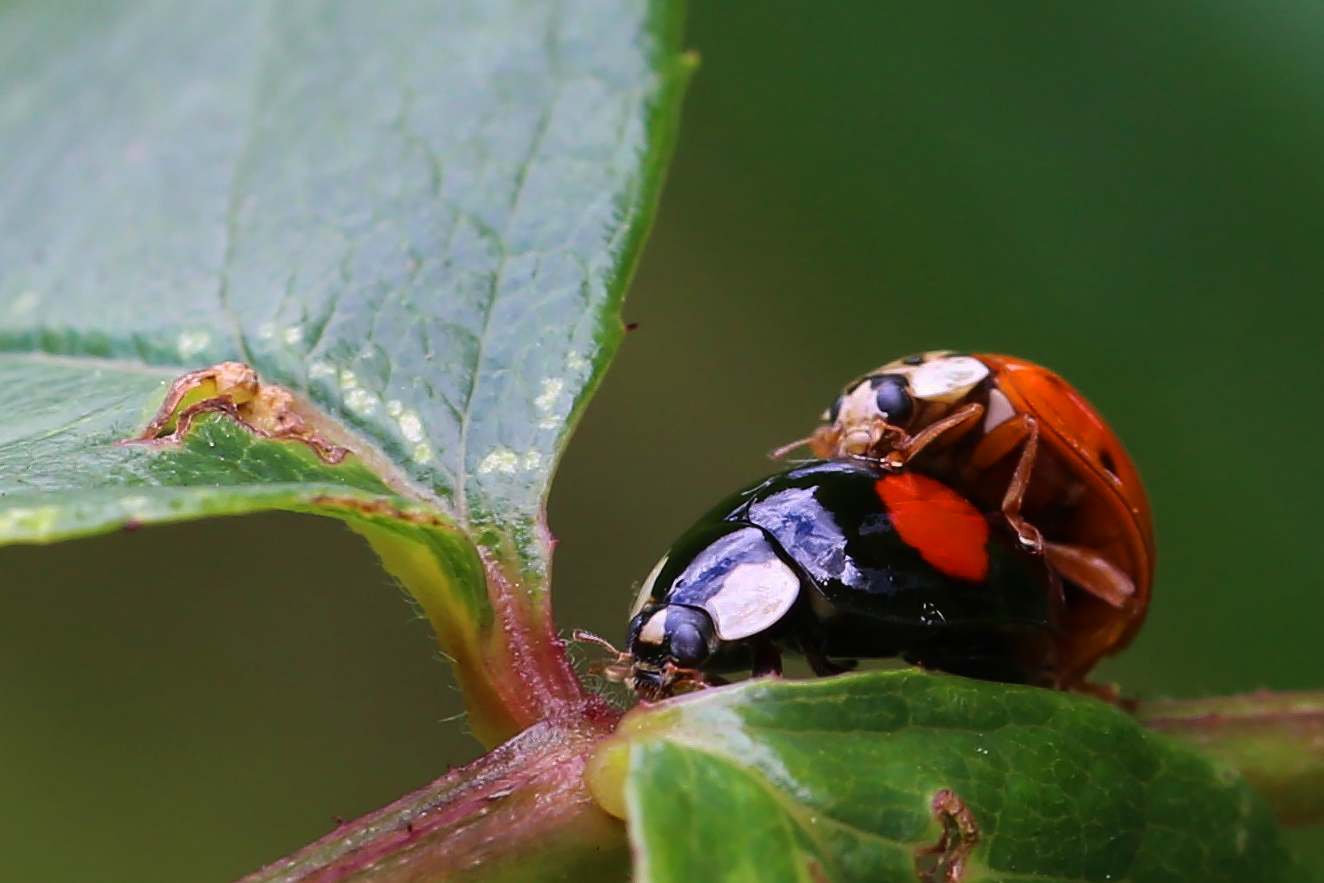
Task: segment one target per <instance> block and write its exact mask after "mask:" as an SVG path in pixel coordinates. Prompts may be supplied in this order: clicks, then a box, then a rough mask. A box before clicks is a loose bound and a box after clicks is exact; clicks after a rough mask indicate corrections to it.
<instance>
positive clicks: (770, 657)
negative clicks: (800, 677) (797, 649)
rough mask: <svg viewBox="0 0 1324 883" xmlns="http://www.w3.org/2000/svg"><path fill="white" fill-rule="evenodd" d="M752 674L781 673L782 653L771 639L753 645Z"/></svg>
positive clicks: (758, 675)
mask: <svg viewBox="0 0 1324 883" xmlns="http://www.w3.org/2000/svg"><path fill="white" fill-rule="evenodd" d="M753 668H754V671H753V676H754V677H756V678H758V677H763V676H764V675H778V676H779V675H781V673H782V654H781V651H780V650H778V649H777V648H776V647H774V646H773V645H772V642H771V641H759V642H758V643H756V644H755V645H754V666H753Z"/></svg>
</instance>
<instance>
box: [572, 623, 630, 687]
mask: <svg viewBox="0 0 1324 883" xmlns="http://www.w3.org/2000/svg"><path fill="white" fill-rule="evenodd" d="M570 637H571V638H573V639H574V640H576V641H583V642H584V643H586V644H597V645H598V646H599V647H602V648H603V649H605V650H606V651H607V652H608V653H611V654H612V655H613V656H615V657H616V658H615V659H613V660H612V661H611V662H607V661H606V660H601V659H600V660H598V661H597V662H594V663H593V664H592V665H590V666H589V671H591V672H593V673H594V674H600V675H602V676H603V677H605V678H606V679H607V680H609V681H616V682H617V683H619V682H621V681H624V680H625V679H626V678H628V677H629V675H630V668H631V665H632V664H633V663H634V657H633V656H631V655H630V654H629V653H625V652H622V651H620V650H617V649H616V645H615V644H613V643H611V642H610V641H608V640H607V639H606V638H603V637H600V636H599V635H595V634H593V632H590V631H585V630H584V629H575V630H574V631H573V632H571V633H570Z"/></svg>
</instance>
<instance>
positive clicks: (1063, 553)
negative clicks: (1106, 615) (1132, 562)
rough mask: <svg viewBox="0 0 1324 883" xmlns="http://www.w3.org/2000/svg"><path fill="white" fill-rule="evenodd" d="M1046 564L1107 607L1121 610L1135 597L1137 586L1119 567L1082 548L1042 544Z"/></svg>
mask: <svg viewBox="0 0 1324 883" xmlns="http://www.w3.org/2000/svg"><path fill="white" fill-rule="evenodd" d="M1044 555H1046V556H1047V558H1048V563H1049V565H1050V566H1051V567H1052V568H1053V569H1054V570H1056V571H1057V572H1058V573H1059V574H1061V575H1062V578H1063V579H1065V580H1066V581H1067V582H1070V583H1074V584H1076V585H1077V586H1080V588H1082V589H1083V590H1085V591H1086V592H1088V593H1090V594H1091V595H1093V596H1094V597H1096V598H1098V599H1099V600H1100V601H1102V602H1103V603H1105V604H1107V605H1109V606H1110V607H1116V608H1119V609H1120V608H1122V607H1125V606H1126V605H1127V604H1129V603H1130V602H1131V600H1132V599H1133V598H1134V597H1135V594H1136V584H1135V582H1134V581H1133V580H1132V579H1131V577H1129V576H1127V575H1126V573H1125V572H1123V571H1122V570H1121V568H1119V567H1117V566H1115V565H1114V564H1112V563H1111V562H1109V561H1108V559H1107V558H1104V557H1103V556H1102V555H1100V554H1099V553H1098V552H1095V551H1093V550H1091V549H1086V548H1085V547H1083V546H1068V545H1066V544H1064V543H1045V544H1044Z"/></svg>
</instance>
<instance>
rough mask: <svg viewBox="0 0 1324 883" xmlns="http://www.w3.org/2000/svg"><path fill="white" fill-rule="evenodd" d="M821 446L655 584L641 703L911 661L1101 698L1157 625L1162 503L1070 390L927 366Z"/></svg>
mask: <svg viewBox="0 0 1324 883" xmlns="http://www.w3.org/2000/svg"><path fill="white" fill-rule="evenodd" d="M802 443H807V444H808V445H809V447H810V449H811V450H812V451H813V453H814V454H815V456H817V457H819V458H821V459H820V460H818V461H814V462H810V463H808V464H805V465H801V466H798V467H796V468H793V469H790V470H789V471H786V472H782V473H779V474H777V475H774V476H772V477H770V478H767V479H765V480H763V481H761V482H759V483H757V484H755V485H752V486H750V487H748V488H745V489H743V490H741V491H738V492H737V493H735V494H734V495H732V496H731V497H729V498H728V499H726V500H724V501H723V502H722V503H720V504H719V505H718V506H717V507H715V508H714V509H713V510H712V511H710V512H709V513H708V514H707V515H705V516H704V517H702V518H701V519H699V521H698V522H697V523H696V524H695V525H694V526H693V527H692V528H690V530H689V531H687V532H686V533H685V534H684V535H683V536H682V537H681V538H680V539H679V540H678V541H677V542H676V544H675V545H674V546H673V547H672V549H671V551H670V552H668V553H667V555H666V556H664V557H663V558H662V560H661V561H660V562H659V563H658V565H657V566H656V567H655V568H654V569H653V572H652V573H651V574H650V575H649V576H648V578H647V579H646V580H645V581H644V584H643V586H642V587H641V590H640V593H639V597H638V599H637V600H636V602H635V605H634V609H633V610H632V611H631V620H630V626H629V632H628V646H627V652H626V653H625V654H623V655H622V658H621V662H619V663H617V664H616V665H614V666H612V667H611V668H610V669H609V671H610V672H611V673H613V674H614V675H615V676H617V677H619V678H621V679H623V680H625V681H626V682H627V683H629V684H630V685H631V686H632V687H633V688H634V690H635V691H636V692H637V693H638V694H639V695H640V696H641V697H643V698H646V699H656V698H661V697H665V696H668V695H671V694H672V693H674V692H678V691H682V690H685V689H691V688H694V687H697V686H702V685H704V684H707V683H712V682H714V681H715V680H716V679H715V678H714V677H713V675H714V674H716V673H720V672H727V671H737V670H741V669H752V670H753V672H754V673H755V674H763V673H769V672H777V671H780V669H781V651H783V650H790V651H795V652H799V653H802V654H803V655H804V656H805V657H806V659H807V660H808V662H809V664H810V666H811V667H812V668H813V669H814V671H815V672H817V673H819V674H830V673H834V672H839V671H844V670H846V669H847V668H849V667H850V666H851V665H853V660H855V659H858V658H862V657H889V656H900V657H902V658H903V659H906V660H907V661H909V662H912V663H916V664H919V665H923V666H925V667H927V668H932V669H938V670H942V671H948V672H954V673H957V674H962V675H967V676H971V677H978V678H984V679H989V680H999V681H1008V682H1018V683H1032V684H1040V685H1044V686H1053V687H1060V688H1063V689H1092V688H1091V687H1090V685H1088V684H1087V683H1086V681H1085V678H1086V676H1087V675H1088V674H1089V672H1090V670H1091V669H1092V668H1093V667H1094V665H1095V663H1097V662H1098V661H1099V659H1100V658H1102V657H1103V656H1106V655H1109V654H1112V653H1116V652H1117V651H1118V650H1120V649H1121V648H1122V647H1124V646H1126V644H1127V643H1129V642H1130V640H1131V639H1132V637H1134V635H1135V632H1136V630H1137V629H1138V628H1139V627H1140V624H1141V622H1142V621H1143V619H1144V615H1145V610H1146V607H1147V605H1148V601H1149V591H1150V582H1151V579H1152V576H1153V569H1154V539H1153V526H1152V521H1151V517H1150V512H1149V504H1148V501H1147V500H1146V498H1145V492H1144V488H1143V487H1142V485H1141V483H1140V478H1139V475H1138V474H1137V472H1136V469H1135V467H1134V465H1132V463H1131V460H1130V458H1129V457H1128V456H1127V454H1126V451H1125V450H1124V449H1123V448H1122V445H1121V443H1120V442H1119V441H1118V439H1117V437H1116V436H1115V435H1114V434H1113V433H1112V431H1111V430H1109V429H1108V427H1107V426H1106V425H1105V424H1104V422H1103V420H1102V419H1101V418H1100V417H1099V415H1098V413H1097V412H1096V411H1095V410H1094V408H1093V407H1091V406H1090V404H1089V403H1088V402H1087V401H1085V399H1084V398H1083V397H1082V396H1081V395H1080V394H1079V393H1078V392H1076V391H1075V390H1074V389H1073V388H1072V387H1071V386H1070V385H1068V384H1067V383H1066V382H1065V381H1064V380H1062V379H1061V378H1060V377H1058V376H1057V375H1056V374H1054V373H1052V372H1051V371H1048V370H1047V369H1045V368H1042V367H1040V366H1038V365H1035V364H1032V363H1030V362H1026V361H1023V360H1021V359H1016V358H1013V357H1010V356H999V355H990V354H970V355H966V354H958V353H953V352H931V353H923V354H920V355H914V356H909V357H907V358H904V359H899V360H897V361H895V362H890V363H888V364H886V365H884V366H883V367H881V368H879V369H878V370H877V371H875V372H873V373H871V374H868V375H866V376H864V377H862V378H859V379H858V380H855V381H854V382H852V383H851V384H850V385H849V386H847V387H846V390H845V391H844V392H843V393H842V395H841V396H840V397H839V398H838V399H837V401H836V402H835V403H834V404H833V406H832V407H831V408H830V409H828V411H827V412H826V413H825V414H824V415H823V424H822V425H821V426H820V427H819V428H818V429H817V430H816V431H815V432H814V433H813V435H811V436H810V437H809V438H808V439H805V440H804V441H803V442H798V443H796V445H798V444H802ZM796 445H792V446H789V447H788V448H785V449H783V451H782V452H785V450H789V449H790V448H791V447H795V446H796Z"/></svg>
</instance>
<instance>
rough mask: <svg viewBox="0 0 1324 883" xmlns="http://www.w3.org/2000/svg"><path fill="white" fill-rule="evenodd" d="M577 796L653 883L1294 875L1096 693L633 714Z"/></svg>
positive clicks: (868, 691)
mask: <svg viewBox="0 0 1324 883" xmlns="http://www.w3.org/2000/svg"><path fill="white" fill-rule="evenodd" d="M589 784H590V787H591V788H592V790H593V792H594V794H595V796H597V797H598V799H599V800H600V801H601V802H602V803H603V805H604V807H606V808H607V809H608V810H609V811H614V812H616V813H617V814H620V815H624V816H625V817H626V818H627V821H628V824H629V829H630V836H631V838H632V840H633V841H634V845H635V849H636V875H637V879H638V880H640V881H652V883H665V881H673V880H677V881H680V880H684V881H693V880H696V879H724V880H751V881H752V880H758V881H782V880H786V881H792V880H793V881H822V880H834V881H857V880H858V881H875V883H877V881H883V883H885V881H893V880H895V881H915V880H923V881H958V880H981V881H985V880H1000V881H1012V880H1030V879H1033V880H1035V881H1038V883H1047V881H1064V883H1065V881H1082V880H1130V881H1134V883H1150V881H1188V880H1200V881H1206V883H1216V881H1229V883H1230V881H1246V880H1263V881H1275V880H1292V881H1299V880H1302V879H1304V876H1303V870H1302V869H1301V868H1300V867H1299V866H1298V865H1297V863H1296V862H1295V861H1294V860H1293V858H1292V857H1291V855H1290V854H1289V853H1288V852H1287V850H1286V848H1285V847H1284V845H1283V841H1282V837H1281V833H1280V831H1279V829H1278V827H1277V825H1276V823H1275V821H1274V819H1273V817H1272V815H1271V813H1270V812H1269V811H1268V809H1267V808H1266V806H1265V805H1264V803H1263V802H1262V801H1261V800H1260V798H1259V797H1258V795H1256V794H1255V793H1254V792H1253V791H1252V790H1251V789H1250V788H1249V786H1247V785H1246V783H1245V782H1244V781H1242V779H1241V778H1240V777H1239V776H1238V775H1237V774H1236V773H1234V772H1232V771H1231V770H1230V768H1226V767H1221V766H1218V765H1216V764H1215V763H1214V762H1212V761H1210V760H1208V759H1207V758H1205V757H1203V756H1201V755H1199V754H1196V753H1194V752H1192V751H1191V750H1189V749H1187V748H1185V747H1183V746H1181V745H1178V744H1176V743H1173V742H1170V741H1169V740H1167V739H1165V738H1163V737H1162V736H1158V735H1155V734H1153V733H1150V732H1147V731H1146V730H1144V729H1143V728H1142V727H1140V726H1139V725H1137V724H1136V723H1135V722H1134V721H1133V720H1132V719H1131V717H1130V716H1128V715H1127V714H1125V713H1124V712H1122V711H1120V710H1119V709H1117V708H1114V707H1112V706H1110V705H1107V704H1105V703H1103V702H1100V701H1098V700H1096V699H1092V698H1088V697H1081V696H1075V695H1068V694H1063V693H1056V692H1052V691H1048V690H1042V689H1036V688H1028V687H1012V686H1005V685H1001V684H991V683H982V682H977V681H970V680H966V679H962V678H955V677H947V676H940V675H934V674H930V673H927V672H923V671H917V670H906V671H891V672H872V673H867V674H861V675H851V676H845V677H838V678H830V679H822V680H815V681H800V682H790V681H777V680H762V681H751V682H747V683H744V684H740V685H737V686H735V687H730V688H721V689H712V690H705V691H702V692H701V693H698V694H693V695H690V696H685V697H681V698H680V699H677V700H673V701H670V702H666V703H662V704H660V705H656V706H652V707H648V708H643V707H641V708H640V709H637V710H636V711H634V712H632V713H631V714H630V715H628V716H627V717H626V719H625V721H624V723H623V724H622V726H621V728H620V729H619V730H618V732H617V734H616V735H615V736H613V738H612V739H611V740H609V741H608V742H607V743H606V744H605V745H604V747H603V748H602V750H601V751H600V752H599V754H598V756H597V757H596V758H595V761H594V764H593V765H592V767H591V771H590V774H589Z"/></svg>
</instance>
